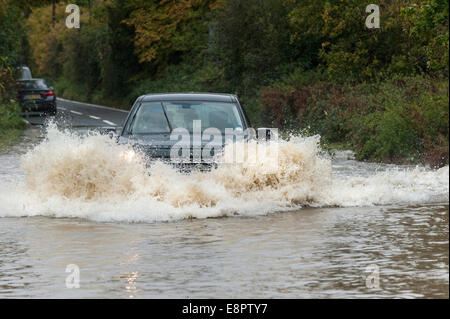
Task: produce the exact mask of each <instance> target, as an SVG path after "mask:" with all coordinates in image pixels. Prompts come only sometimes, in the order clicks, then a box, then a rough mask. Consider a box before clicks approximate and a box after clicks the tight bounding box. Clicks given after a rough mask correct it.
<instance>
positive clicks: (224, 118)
mask: <svg viewBox="0 0 450 319" xmlns="http://www.w3.org/2000/svg"><path fill="white" fill-rule="evenodd" d="M195 120H200V121H201V126H202V129H206V128H209V127H214V128H217V129H219V130H220V131H221V132H222V133H225V128H231V129H236V128H241V129H242V128H243V126H242V120H241V117H240V115H239V111H238V108H237V106H236V104H234V103H223V102H192V101H190V102H178V101H176V102H175V101H172V102H163V103H161V102H143V103H142V104H141V106H140V107H139V109H138V111H137V112H136V115H135V116H134V119H133V121H132V123H131V125H130V130H129V131H130V133H133V134H149V133H170V132H171V130H173V129H176V128H184V129H187V130H188V131H189V132H190V133H192V131H193V121H195Z"/></svg>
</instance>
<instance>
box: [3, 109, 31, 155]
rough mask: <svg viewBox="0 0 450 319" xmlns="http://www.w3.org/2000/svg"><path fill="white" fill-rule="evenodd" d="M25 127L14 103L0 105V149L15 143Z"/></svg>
mask: <svg viewBox="0 0 450 319" xmlns="http://www.w3.org/2000/svg"><path fill="white" fill-rule="evenodd" d="M25 127H26V124H25V121H24V120H23V119H22V117H21V116H20V109H19V107H18V105H17V104H16V103H15V102H11V103H8V104H0V149H1V148H4V147H6V146H8V145H10V144H11V143H13V142H15V141H17V140H18V138H19V137H20V136H21V134H22V132H23V130H24V129H25Z"/></svg>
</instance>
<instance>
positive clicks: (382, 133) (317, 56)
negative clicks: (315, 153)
mask: <svg viewBox="0 0 450 319" xmlns="http://www.w3.org/2000/svg"><path fill="white" fill-rule="evenodd" d="M72 2H74V3H76V4H77V5H79V6H80V8H81V26H80V28H79V29H68V28H67V27H66V25H65V20H66V17H67V16H68V13H66V12H65V9H66V5H67V4H68V3H72ZM372 2H373V3H375V4H377V5H379V8H380V28H378V29H368V28H367V27H366V26H365V20H366V17H367V16H368V15H369V13H366V6H367V5H368V4H370V3H372ZM448 5H449V3H448V0H377V1H361V0H162V1H156V0H127V1H125V0H79V1H74V0H71V1H38V0H0V64H1V65H0V68H1V73H0V91H1V93H2V97H1V101H0V104H2V107H1V109H0V116H1V118H0V127H1V126H2V125H3V127H7V126H8V125H9V126H15V125H19V124H17V123H16V124H11V123H12V122H11V121H10V120H9V119H10V118H11V119H12V118H14V114H16V113H15V111H14V107H13V106H14V102H12V101H11V99H14V94H13V93H11V92H12V90H11V88H10V87H11V85H10V83H11V70H12V69H13V68H14V67H15V66H17V65H21V64H25V65H28V66H30V68H31V69H32V72H33V75H34V76H35V77H37V76H39V77H44V78H46V79H48V80H49V82H50V83H51V84H52V85H53V86H55V87H56V91H57V94H58V95H59V96H64V97H66V98H72V99H77V100H80V101H88V102H94V103H100V104H105V105H111V106H115V107H120V108H129V107H130V105H131V103H132V101H133V100H134V99H135V98H136V97H137V96H139V95H141V94H144V93H153V92H184V91H204V92H205V91H208V92H229V93H235V94H237V95H238V96H239V97H240V99H241V101H242V104H243V106H244V107H245V108H246V111H247V113H248V114H249V115H250V118H251V121H252V122H253V123H252V124H253V125H254V126H258V125H271V126H274V127H279V128H281V129H283V130H285V131H293V132H298V131H302V133H303V134H320V135H321V136H322V141H323V142H324V143H325V145H328V146H330V147H345V148H351V149H353V150H355V152H356V154H357V157H358V158H359V159H366V160H377V161H385V162H401V163H418V162H422V163H428V164H431V165H433V166H442V165H446V164H448V152H449V149H448V129H449V124H448V110H449V106H448V102H449V98H448V62H449V55H448V54H449V29H448V10H449V9H448ZM8 83H9V84H8ZM8 105H9V106H8ZM2 123H3V124H2ZM0 134H1V133H0Z"/></svg>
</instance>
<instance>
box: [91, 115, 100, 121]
mask: <svg viewBox="0 0 450 319" xmlns="http://www.w3.org/2000/svg"><path fill="white" fill-rule="evenodd" d="M89 117H90V118H91V119H94V120H100V118H99V117H98V116H93V115H89Z"/></svg>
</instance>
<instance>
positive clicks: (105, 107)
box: [57, 97, 128, 113]
mask: <svg viewBox="0 0 450 319" xmlns="http://www.w3.org/2000/svg"><path fill="white" fill-rule="evenodd" d="M57 100H60V101H63V102H69V103H74V104H80V105H87V106H90V107H96V108H99V109H106V110H110V111H117V112H125V113H128V111H125V110H120V109H115V108H113V107H109V106H103V105H96V104H89V103H84V102H78V101H72V100H66V99H63V98H60V97H58V98H57Z"/></svg>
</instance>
